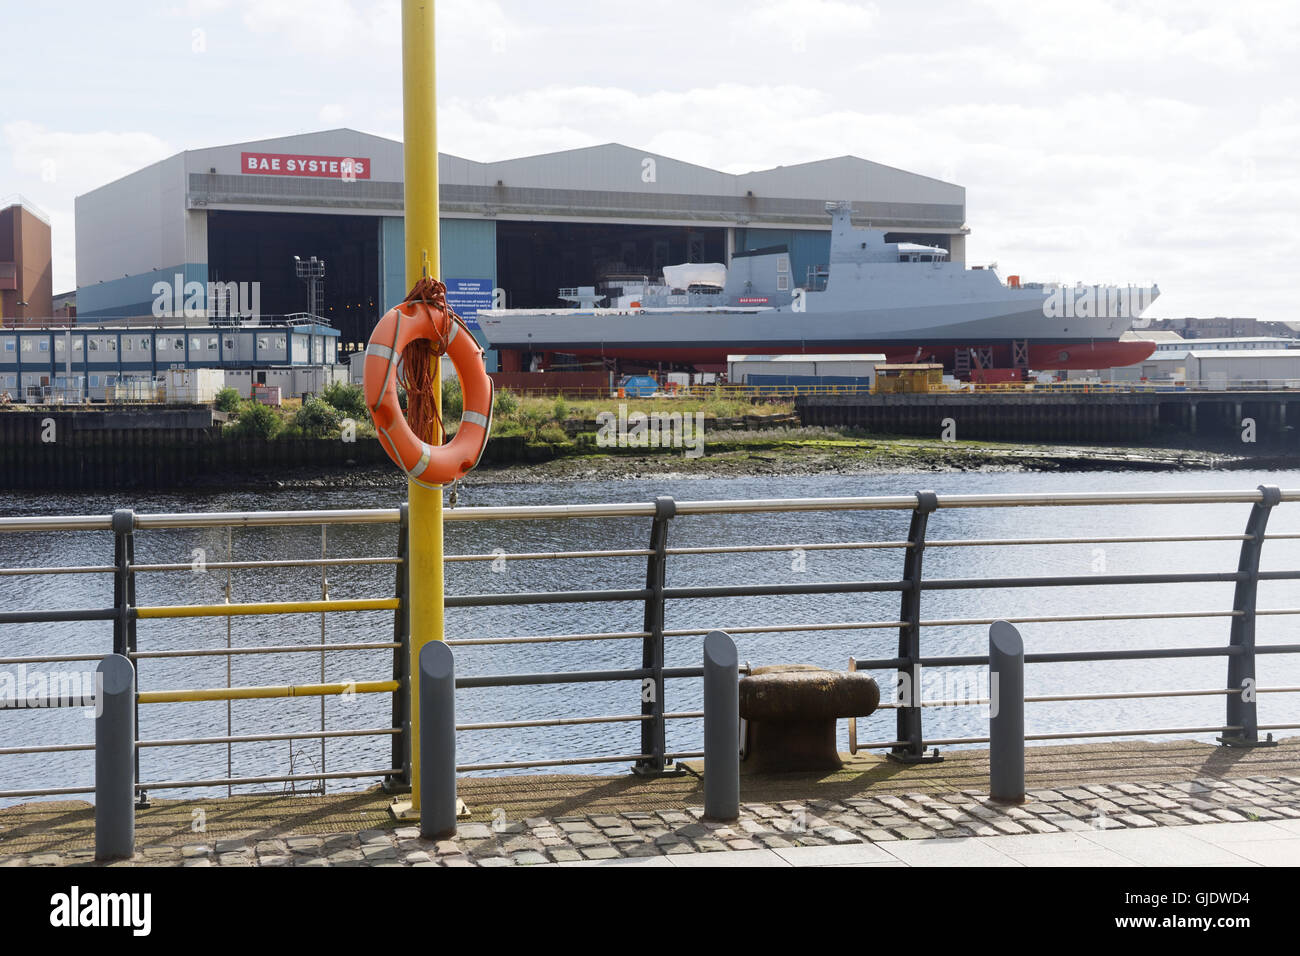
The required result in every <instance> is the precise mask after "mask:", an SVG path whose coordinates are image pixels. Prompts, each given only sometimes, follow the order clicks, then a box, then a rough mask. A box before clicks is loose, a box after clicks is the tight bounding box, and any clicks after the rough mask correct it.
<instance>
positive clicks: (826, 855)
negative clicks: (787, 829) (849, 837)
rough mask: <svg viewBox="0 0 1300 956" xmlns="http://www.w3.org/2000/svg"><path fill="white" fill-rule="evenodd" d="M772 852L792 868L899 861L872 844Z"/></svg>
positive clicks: (809, 847) (801, 848)
mask: <svg viewBox="0 0 1300 956" xmlns="http://www.w3.org/2000/svg"><path fill="white" fill-rule="evenodd" d="M772 852H773V853H775V854H776V855H777V856H779V857H780V858H781V859H783V860H785V862H787V863H789V864H790V865H791V866H856V865H858V864H859V863H892V862H894V861H895V860H896V859H897V858H896V857H894V856H892V855H891V854H889V853H886V852H885V851H884V850H883V849H882V848H880V847H878V846H872V845H871V844H870V843H852V844H841V845H838V846H794V847H788V848H784V849H780V850H773V851H772Z"/></svg>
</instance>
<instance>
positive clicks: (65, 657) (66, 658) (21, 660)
mask: <svg viewBox="0 0 1300 956" xmlns="http://www.w3.org/2000/svg"><path fill="white" fill-rule="evenodd" d="M104 657H105V654H104V652H103V651H101V652H100V653H98V654H52V655H50V656H49V657H46V656H44V655H40V656H29V657H0V664H70V663H73V662H75V661H102V660H103V659H104Z"/></svg>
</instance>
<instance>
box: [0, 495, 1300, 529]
mask: <svg viewBox="0 0 1300 956" xmlns="http://www.w3.org/2000/svg"><path fill="white" fill-rule="evenodd" d="M937 498H938V506H939V507H940V508H1013V507H1071V506H1091V505H1163V504H1171V505H1178V504H1254V503H1257V502H1260V501H1262V493H1261V492H1260V491H1259V490H1258V489H1253V490H1249V491H1164V492H1161V491H1148V492H1116V491H1094V492H1075V493H1049V494H1027V495H1026V494H990V495H938V496H937ZM1281 500H1282V501H1300V490H1289V491H1286V490H1284V491H1282V494H1281ZM915 507H916V497H915V496H914V495H892V496H879V497H842V498H771V499H751V500H740V501H725V500H724V501H718V500H712V501H679V502H677V503H676V510H677V514H679V515H691V514H752V513H755V512H796V511H855V510H862V511H868V510H911V509H913V508H915ZM654 511H655V506H654V504H653V503H651V502H644V503H642V502H614V503H609V504H591V505H531V506H527V507H501V506H494V507H481V508H475V507H467V508H451V509H448V510H447V511H446V513H445V515H444V520H445V521H451V522H458V521H494V520H495V521H502V520H524V521H537V520H545V519H554V518H602V517H651V516H653V515H654ZM397 522H398V511H397V509H395V508H383V509H351V510H322V511H260V512H259V511H255V512H214V513H209V514H203V513H190V514H139V515H136V516H135V527H136V528H139V529H148V528H186V527H194V528H198V527H240V526H243V527H255V526H274V525H322V524H396V523H397ZM111 528H112V518H111V516H109V515H36V516H24V517H10V518H0V532H5V531H108V530H111Z"/></svg>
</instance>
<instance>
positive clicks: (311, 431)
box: [293, 398, 343, 438]
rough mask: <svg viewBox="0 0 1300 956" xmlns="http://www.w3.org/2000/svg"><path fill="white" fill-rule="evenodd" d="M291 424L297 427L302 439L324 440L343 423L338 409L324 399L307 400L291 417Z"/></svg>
mask: <svg viewBox="0 0 1300 956" xmlns="http://www.w3.org/2000/svg"><path fill="white" fill-rule="evenodd" d="M293 423H294V424H295V425H297V426H298V428H299V430H300V431H301V432H302V434H303V436H304V437H307V438H324V437H325V436H326V435H329V434H331V433H332V432H336V431H338V429H339V426H340V425H342V423H343V415H342V414H341V413H340V412H339V409H338V408H336V407H335V406H334V405H332V404H330V403H329V402H326V401H325V400H324V399H320V398H309V399H307V401H305V402H303V405H302V408H300V409H298V412H297V414H295V415H294V416H293Z"/></svg>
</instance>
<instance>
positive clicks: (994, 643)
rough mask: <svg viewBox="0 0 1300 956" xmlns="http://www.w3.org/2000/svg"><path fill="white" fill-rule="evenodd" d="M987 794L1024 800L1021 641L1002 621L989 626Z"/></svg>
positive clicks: (1012, 800)
mask: <svg viewBox="0 0 1300 956" xmlns="http://www.w3.org/2000/svg"><path fill="white" fill-rule="evenodd" d="M989 697H990V700H989V796H990V797H991V798H992V799H994V800H997V801H999V802H1001V803H1024V802H1025V642H1024V641H1023V640H1021V637H1020V632H1019V631H1017V630H1016V629H1015V628H1014V627H1012V626H1011V625H1010V624H1008V623H1007V622H1006V621H995V622H994V623H993V626H992V627H990V628H989Z"/></svg>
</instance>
